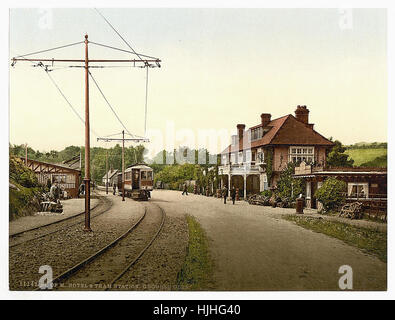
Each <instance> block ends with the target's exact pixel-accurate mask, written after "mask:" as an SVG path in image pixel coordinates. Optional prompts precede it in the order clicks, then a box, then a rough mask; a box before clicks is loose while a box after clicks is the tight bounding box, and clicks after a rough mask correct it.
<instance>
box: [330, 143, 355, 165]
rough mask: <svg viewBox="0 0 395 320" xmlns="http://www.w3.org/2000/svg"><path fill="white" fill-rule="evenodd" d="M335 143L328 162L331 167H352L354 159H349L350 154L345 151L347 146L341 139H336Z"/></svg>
mask: <svg viewBox="0 0 395 320" xmlns="http://www.w3.org/2000/svg"><path fill="white" fill-rule="evenodd" d="M334 143H335V145H334V147H333V148H332V150H331V151H330V152H329V154H328V157H327V159H326V163H327V165H328V166H330V167H352V166H353V164H354V160H353V159H351V158H350V159H349V158H348V157H349V155H348V154H346V153H344V152H345V151H346V148H345V147H344V146H343V145H342V143H341V142H340V141H339V140H335V141H334Z"/></svg>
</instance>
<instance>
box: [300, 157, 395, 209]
mask: <svg viewBox="0 0 395 320" xmlns="http://www.w3.org/2000/svg"><path fill="white" fill-rule="evenodd" d="M328 177H334V178H336V179H339V180H342V181H344V182H345V183H346V184H347V189H346V190H344V192H345V193H346V199H347V200H348V201H359V202H363V203H366V204H367V203H372V202H375V203H377V202H382V203H385V204H386V202H387V169H386V168H347V167H341V168H339V167H337V168H323V167H315V166H313V165H308V164H306V163H304V162H302V163H301V164H300V165H299V166H298V167H295V174H294V175H293V178H295V179H304V180H305V182H306V194H305V198H306V207H308V208H317V209H320V204H319V203H318V201H317V200H316V199H315V197H314V194H315V191H316V190H317V189H319V188H320V187H321V186H322V184H323V182H324V181H325V179H327V178H328Z"/></svg>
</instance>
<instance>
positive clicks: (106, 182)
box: [106, 150, 108, 194]
mask: <svg viewBox="0 0 395 320" xmlns="http://www.w3.org/2000/svg"><path fill="white" fill-rule="evenodd" d="M106 194H108V150H106Z"/></svg>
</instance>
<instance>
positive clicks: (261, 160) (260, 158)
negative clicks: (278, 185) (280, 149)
mask: <svg viewBox="0 0 395 320" xmlns="http://www.w3.org/2000/svg"><path fill="white" fill-rule="evenodd" d="M257 162H258V163H264V162H265V154H264V153H263V151H258V153H257Z"/></svg>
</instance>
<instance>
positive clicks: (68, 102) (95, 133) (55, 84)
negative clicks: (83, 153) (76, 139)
mask: <svg viewBox="0 0 395 320" xmlns="http://www.w3.org/2000/svg"><path fill="white" fill-rule="evenodd" d="M18 57H22V58H23V59H24V60H27V61H30V62H33V61H31V60H30V59H29V58H26V56H25V55H18ZM36 67H41V68H44V71H45V73H46V74H47V76H48V78H49V79H50V80H51V82H52V84H53V85H54V86H55V88H56V89H57V90H58V92H59V93H60V95H61V96H62V97H63V99H64V100H65V101H66V102H67V104H68V105H69V107H70V108H71V110H72V111H73V112H74V114H75V115H76V116H77V117H78V118H79V119H80V120H81V121H82V123H84V124H85V120H84V119H83V118H82V117H81V116H80V114H79V113H78V112H77V110H76V109H75V108H74V107H73V105H72V104H71V103H70V101H69V100H68V99H67V97H66V95H65V94H64V93H63V91H62V90H61V89H60V87H59V85H58V84H57V83H56V81H55V80H54V79H53V78H52V77H51V75H50V74H49V72H50V71H51V70H48V66H46V65H44V64H43V63H42V62H39V63H37V64H36ZM90 130H91V131H92V133H93V134H94V135H95V136H97V137H98V136H99V135H98V134H97V132H96V131H95V130H93V129H92V128H90Z"/></svg>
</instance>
